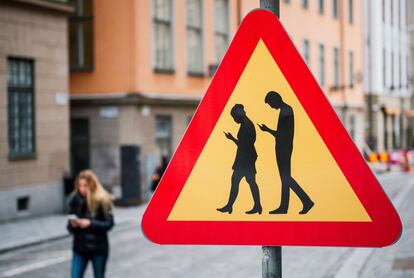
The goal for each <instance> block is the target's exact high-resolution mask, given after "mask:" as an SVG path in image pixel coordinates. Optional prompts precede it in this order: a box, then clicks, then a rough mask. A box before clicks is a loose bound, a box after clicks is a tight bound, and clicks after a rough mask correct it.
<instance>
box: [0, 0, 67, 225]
mask: <svg viewBox="0 0 414 278" xmlns="http://www.w3.org/2000/svg"><path fill="white" fill-rule="evenodd" d="M72 10H73V9H72V7H71V6H69V5H67V4H66V3H65V1H41V0H36V1H34V0H33V1H31V0H25V1H19V0H14V1H12V0H9V1H1V2H0V130H1V132H0V221H4V220H9V219H13V218H16V217H23V216H29V215H38V214H43V213H51V212H58V211H61V210H62V208H63V204H64V198H63V196H64V192H63V191H64V190H63V184H62V178H63V176H64V174H65V173H66V172H68V171H69V104H68V90H69V83H68V78H69V76H68V74H69V72H68V55H67V48H68V40H67V16H68V14H69V13H70V12H72Z"/></svg>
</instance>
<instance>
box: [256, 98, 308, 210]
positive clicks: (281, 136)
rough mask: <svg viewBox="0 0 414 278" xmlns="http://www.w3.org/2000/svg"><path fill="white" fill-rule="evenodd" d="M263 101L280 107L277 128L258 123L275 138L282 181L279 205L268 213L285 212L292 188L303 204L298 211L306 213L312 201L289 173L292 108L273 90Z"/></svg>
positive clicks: (292, 132) (293, 124) (293, 126)
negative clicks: (273, 128)
mask: <svg viewBox="0 0 414 278" xmlns="http://www.w3.org/2000/svg"><path fill="white" fill-rule="evenodd" d="M265 103H267V104H268V105H269V106H270V107H271V108H273V109H280V114H279V120H278V124H277V130H272V129H270V128H269V127H267V126H266V125H264V124H262V125H259V127H260V129H261V130H262V131H265V132H268V133H270V134H271V135H273V136H274V138H275V140H276V161H277V166H278V168H279V173H280V179H281V182H282V196H281V202H280V206H279V207H278V208H277V209H275V210H272V211H270V212H269V213H270V214H286V213H287V211H288V208H289V199H290V198H289V197H290V196H289V195H290V189H292V190H293V192H295V193H296V195H297V196H298V197H299V199H300V200H301V202H302V205H303V209H302V211H300V212H299V213H300V214H306V213H307V212H308V211H309V210H310V209H311V208H312V207H313V206H314V203H313V201H312V200H311V199H310V198H309V196H308V195H307V194H306V192H305V191H303V189H302V188H301V187H300V185H299V184H298V183H297V182H296V181H295V179H293V177H292V175H291V158H292V151H293V135H294V130H295V121H294V114H293V109H292V107H290V106H289V105H288V104H287V103H285V102H283V100H282V97H281V96H280V95H279V94H278V93H276V92H274V91H270V92H269V93H267V95H266V98H265Z"/></svg>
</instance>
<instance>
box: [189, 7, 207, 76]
mask: <svg viewBox="0 0 414 278" xmlns="http://www.w3.org/2000/svg"><path fill="white" fill-rule="evenodd" d="M186 9H187V71H188V73H189V74H203V32H202V21H203V20H202V18H203V16H202V14H203V13H202V0H187V2H186Z"/></svg>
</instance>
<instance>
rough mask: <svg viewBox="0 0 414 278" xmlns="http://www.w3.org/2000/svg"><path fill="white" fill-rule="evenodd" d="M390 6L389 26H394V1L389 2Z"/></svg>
mask: <svg viewBox="0 0 414 278" xmlns="http://www.w3.org/2000/svg"><path fill="white" fill-rule="evenodd" d="M390 5H391V8H390V12H391V20H390V21H391V25H393V24H394V1H393V0H391V1H390Z"/></svg>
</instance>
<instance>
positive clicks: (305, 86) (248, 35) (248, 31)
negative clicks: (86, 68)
mask: <svg viewBox="0 0 414 278" xmlns="http://www.w3.org/2000/svg"><path fill="white" fill-rule="evenodd" d="M259 39H262V40H263V42H264V43H265V45H266V46H267V48H268V49H269V51H270V53H271V55H272V56H273V58H274V59H275V61H277V64H278V65H279V67H280V69H281V71H282V72H283V74H284V76H285V78H286V80H287V81H288V82H289V84H290V86H291V87H292V89H293V91H294V92H295V94H296V96H297V98H298V99H299V101H300V103H301V104H302V106H303V108H304V109H305V111H306V113H307V114H308V116H309V118H310V119H311V121H312V122H313V124H314V126H315V127H316V129H317V130H318V132H319V134H320V136H321V138H322V139H323V140H324V143H325V144H326V146H327V147H328V149H329V151H330V152H331V154H332V156H333V157H334V159H335V160H336V162H337V164H338V165H339V167H340V169H341V170H342V172H343V173H344V175H345V177H346V178H347V180H348V182H349V184H350V185H351V186H352V188H353V190H354V192H355V193H356V195H357V196H358V198H359V200H360V201H361V203H362V204H363V206H364V207H365V209H366V211H367V213H368V214H369V215H370V217H371V219H372V222H323V221H315V222H298V221H286V222H270V221H269V222H261V221H252V222H247V221H229V222H225V221H167V218H168V216H169V214H170V212H171V210H172V209H173V207H174V204H175V202H176V200H177V198H178V197H179V194H180V192H181V190H182V188H183V186H184V185H185V183H186V180H187V178H188V177H189V175H190V173H191V171H192V168H193V166H194V165H195V163H196V161H197V159H198V157H199V155H200V154H201V151H202V150H203V148H204V145H205V144H206V142H207V140H208V138H209V136H210V134H211V132H212V131H213V129H214V126H215V124H216V122H217V121H218V119H219V117H220V115H221V113H222V111H223V109H224V107H225V105H226V103H227V101H228V99H229V98H230V95H231V94H232V92H233V90H234V88H235V86H236V84H237V82H238V80H239V78H240V76H241V74H242V72H243V70H244V68H245V67H246V65H247V62H248V61H249V59H250V57H251V54H252V53H253V51H254V49H255V47H256V45H257V43H258V41H259ZM309 92H312V93H309ZM339 138H340V140H339ZM142 230H143V232H144V234H145V236H146V237H147V238H148V239H149V240H151V241H153V242H156V243H159V244H225V245H266V246H281V245H283V246H355V247H356V246H365V247H382V246H387V245H390V244H393V243H394V242H396V241H397V240H398V238H399V237H400V235H401V231H402V225H401V221H400V218H399V216H398V214H397V212H396V211H395V209H394V207H393V205H392V204H391V202H390V201H389V199H388V197H387V196H386V194H385V193H384V191H383V189H382V188H381V186H380V184H379V183H378V181H377V180H376V178H375V176H374V175H373V173H372V172H371V170H370V169H369V167H368V165H367V164H366V163H365V161H364V159H363V158H362V156H361V154H360V152H359V151H358V149H357V148H356V146H355V145H354V143H353V142H352V139H351V138H350V137H349V135H348V133H347V131H346V130H345V128H344V127H343V125H342V123H341V122H340V120H339V119H338V117H337V115H336V113H335V111H334V110H333V108H332V107H331V105H330V103H329V101H328V100H327V98H326V97H325V95H324V93H323V91H322V90H321V88H320V87H319V85H318V83H317V82H316V80H315V79H314V78H313V76H312V74H311V73H310V71H309V69H308V68H307V66H306V64H305V63H304V62H303V60H302V58H301V56H300V54H299V53H298V51H297V50H296V48H295V46H294V45H293V43H292V41H291V40H290V38H289V36H288V34H287V33H286V31H285V30H284V28H283V26H282V25H281V23H280V22H279V20H278V19H277V17H276V16H275V15H273V14H272V13H271V12H269V11H266V10H261V9H258V10H255V11H253V12H251V13H250V14H248V15H247V16H246V18H245V19H244V20H243V22H242V24H241V25H240V27H239V30H238V31H237V33H236V35H235V37H234V39H233V41H232V43H231V45H230V47H229V49H228V51H227V53H226V55H225V57H224V58H223V61H222V63H221V64H220V67H219V68H218V70H217V72H216V74H215V76H214V78H213V80H212V82H211V84H210V86H209V88H208V90H207V92H206V94H205V96H204V98H203V99H202V101H201V103H200V105H199V107H198V108H197V111H196V113H195V114H194V117H193V119H192V121H191V123H190V125H189V127H188V129H187V131H186V133H185V135H184V137H183V139H182V141H181V143H180V144H179V146H178V148H177V150H176V152H175V154H174V156H173V158H172V160H171V163H170V165H169V166H168V169H167V171H166V172H165V174H164V176H163V178H162V180H161V182H160V184H159V187H158V188H157V190H156V192H155V194H154V196H153V198H152V200H151V201H150V203H149V204H148V207H147V209H146V211H145V213H144V216H143V219H142Z"/></svg>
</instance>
